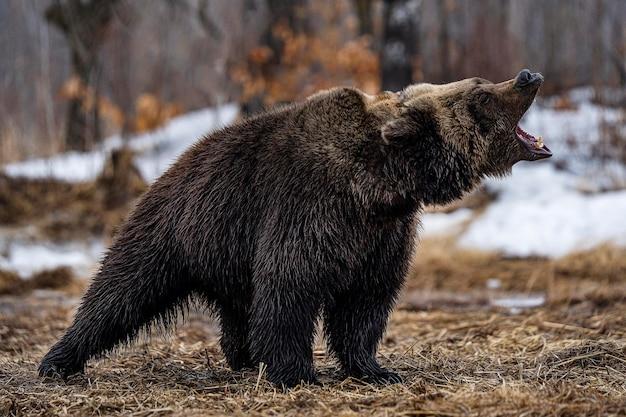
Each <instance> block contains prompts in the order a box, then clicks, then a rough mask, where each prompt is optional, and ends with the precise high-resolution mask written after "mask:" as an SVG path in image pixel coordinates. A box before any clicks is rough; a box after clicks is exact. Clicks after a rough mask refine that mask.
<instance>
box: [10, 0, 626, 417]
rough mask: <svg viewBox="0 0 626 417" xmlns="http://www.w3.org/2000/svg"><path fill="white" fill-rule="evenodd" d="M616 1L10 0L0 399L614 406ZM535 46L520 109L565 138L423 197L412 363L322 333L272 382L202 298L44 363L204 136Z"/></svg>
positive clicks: (176, 409)
mask: <svg viewBox="0 0 626 417" xmlns="http://www.w3.org/2000/svg"><path fill="white" fill-rule="evenodd" d="M625 22H626V0H480V1H479V0H336V1H331V0H0V29H1V30H0V415H1V416H5V415H6V416H22V415H38V416H65V417H66V416H85V415H146V416H147V415H151V416H157V415H158V416H166V415H167V416H170V415H171V416H187V417H188V416H192V415H198V416H206V415H220V416H223V415H256V416H260V417H267V416H276V415H307V416H337V415H350V416H352V415H379V416H388V415H447V416H474V415H480V416H494V417H495V416H498V417H500V416H511V417H513V416H519V415H533V416H544V415H546V416H555V415H559V416H565V415H567V416H590V417H591V416H600V415H607V416H617V415H620V416H621V415H626V389H625V388H626V385H625V384H624V381H626V361H625V360H624V358H626V221H625V220H624V213H626V25H625ZM525 67H526V68H530V69H532V70H533V71H540V72H542V73H543V74H544V76H545V78H546V82H545V83H544V85H543V86H542V88H541V91H540V95H541V96H540V97H538V98H537V99H536V100H535V103H534V104H533V105H532V106H531V107H530V109H529V110H528V112H527V113H526V114H525V115H524V117H523V118H522V120H521V121H520V126H521V127H522V128H523V129H524V130H527V131H529V132H530V133H532V134H533V135H538V136H539V135H543V136H542V137H544V138H545V143H546V145H547V146H549V147H550V149H551V150H552V151H553V152H554V156H553V157H552V158H550V159H547V160H544V161H536V162H528V163H525V162H521V163H519V164H516V166H515V167H514V169H513V175H511V176H509V177H507V178H498V179H486V180H485V181H484V183H483V186H481V187H480V188H478V189H477V190H475V191H474V192H473V193H471V194H469V195H468V196H466V197H465V198H464V199H462V200H461V201H459V202H456V203H454V204H452V205H450V206H446V207H427V208H426V209H425V213H424V214H423V215H422V216H420V220H421V227H420V228H419V230H417V228H416V230H415V231H416V233H419V237H420V245H419V249H418V250H417V252H416V254H415V257H414V259H413V262H412V265H411V267H410V269H409V272H408V274H407V280H406V287H405V290H404V291H403V292H402V294H401V295H400V299H399V303H398V309H397V310H396V311H395V312H394V314H393V315H392V317H391V322H390V326H389V331H388V333H387V335H386V336H385V338H384V340H383V342H382V344H381V350H380V357H381V359H382V360H383V364H385V366H388V367H391V368H393V369H395V370H398V371H399V372H400V374H401V375H402V377H403V378H404V381H405V383H404V384H399V385H394V386H388V387H379V388H376V389H373V388H372V386H371V385H369V384H361V383H360V382H356V381H350V380H346V381H342V380H341V379H340V378H337V377H338V370H337V367H336V364H335V363H334V361H333V358H332V356H331V355H327V354H325V353H324V352H325V350H324V346H323V343H322V342H323V341H322V339H321V338H319V340H318V341H317V343H316V347H315V350H314V356H315V359H316V363H317V366H318V369H319V370H320V376H321V380H322V382H323V383H324V386H323V387H301V388H299V389H297V390H294V391H291V392H288V393H281V392H278V391H277V390H275V389H274V387H270V386H269V385H267V384H265V383H264V382H263V378H261V376H262V373H263V371H262V370H261V369H262V368H261V369H259V370H257V369H254V370H251V371H246V372H244V373H237V372H233V371H231V370H230V369H229V368H228V367H227V366H226V362H225V359H224V357H223V355H222V353H221V351H220V349H219V341H218V340H219V337H218V334H219V325H218V324H219V323H217V322H216V321H215V320H212V318H211V317H210V316H209V315H207V314H198V313H197V312H195V309H192V312H191V315H189V316H187V315H186V316H187V322H186V323H185V324H181V326H180V327H179V328H178V329H177V331H176V332H175V333H174V334H172V335H171V336H172V337H171V338H168V340H166V341H163V340H161V341H157V340H154V339H156V337H155V338H152V339H151V340H147V341H140V342H138V343H137V344H135V345H134V346H129V347H127V348H125V349H123V350H121V351H120V352H115V353H112V354H111V355H107V358H106V360H102V361H93V362H92V363H90V365H89V367H88V369H87V374H86V376H77V377H76V378H75V379H73V380H72V381H70V382H68V383H65V382H51V381H47V380H43V379H40V378H39V377H38V376H37V373H36V372H37V371H36V370H37V366H38V363H39V361H40V360H41V358H42V356H43V355H44V354H45V352H47V351H48V349H49V347H50V345H51V344H52V343H54V342H55V341H56V340H58V337H60V336H61V334H63V331H64V330H65V328H66V327H67V326H68V325H69V324H70V322H71V319H72V317H73V312H74V311H75V308H76V307H77V305H78V303H79V300H80V298H79V296H80V294H82V293H83V291H84V290H85V288H86V286H87V284H88V283H89V277H91V276H93V274H94V272H95V271H96V270H97V269H98V268H99V262H100V259H101V258H102V256H103V254H104V253H105V250H106V248H107V247H108V246H109V245H110V243H111V240H112V239H113V237H114V235H115V233H116V231H117V230H118V228H119V225H120V224H121V222H122V221H123V219H124V218H126V216H127V214H128V213H129V211H130V210H131V208H132V207H133V206H134V204H135V202H136V201H137V199H138V198H139V197H140V196H141V195H142V193H143V192H144V191H145V190H146V189H147V187H149V186H150V184H151V183H153V181H155V180H156V179H157V178H158V177H159V176H161V175H162V173H163V172H164V171H165V170H166V169H167V168H168V167H169V166H170V165H171V164H172V162H173V161H174V160H176V158H178V156H179V155H180V154H181V153H182V152H184V151H185V149H187V148H188V147H189V146H191V145H192V144H193V143H194V142H196V141H197V140H198V138H200V137H201V136H202V135H206V134H207V133H209V132H211V131H212V130H215V129H217V128H219V127H221V126H224V125H226V124H228V123H232V122H233V121H235V120H237V118H238V117H241V115H245V114H251V113H254V112H257V111H259V110H261V109H263V108H264V107H267V106H272V105H276V104H279V103H284V102H290V101H293V100H298V99H302V98H304V97H306V96H307V95H309V94H311V93H313V92H315V91H316V90H319V89H325V88H329V87H332V86H337V85H348V86H356V87H358V88H361V89H363V90H364V91H366V92H368V93H376V92H378V91H381V90H399V89H401V88H403V87H405V86H406V85H408V84H410V83H416V82H422V81H425V82H432V83H445V82H449V81H455V80H459V79H462V78H466V77H473V76H480V77H484V78H487V79H489V80H492V81H495V82H498V81H503V80H506V79H510V78H512V77H514V76H515V75H516V74H517V72H518V71H519V70H520V69H522V68H525ZM259 139H260V140H261V139H262V138H259ZM247 186H248V184H246V187H247ZM249 186H254V185H253V184H251V185H249ZM233 192H245V190H243V189H241V190H240V189H237V190H234V191H233ZM242 209H245V208H242ZM255 215H257V214H256V213H255ZM259 215H265V214H262V213H261V214H259ZM305 237H306V236H305ZM219 238H220V237H219V236H215V239H219ZM296 261H297V260H296ZM416 410H420V411H416Z"/></svg>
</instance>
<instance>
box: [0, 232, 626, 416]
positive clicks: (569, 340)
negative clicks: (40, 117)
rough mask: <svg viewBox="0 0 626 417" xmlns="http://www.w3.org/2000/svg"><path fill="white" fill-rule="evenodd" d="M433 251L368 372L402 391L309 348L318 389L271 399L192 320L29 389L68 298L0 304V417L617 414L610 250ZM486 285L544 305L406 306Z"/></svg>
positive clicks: (623, 361) (622, 371) (622, 336)
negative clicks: (385, 369) (532, 296)
mask: <svg viewBox="0 0 626 417" xmlns="http://www.w3.org/2000/svg"><path fill="white" fill-rule="evenodd" d="M441 244H442V242H437V241H430V242H424V244H423V246H422V250H421V251H420V253H419V255H420V256H419V257H418V258H417V260H416V265H415V267H414V269H413V270H412V275H411V277H410V280H409V283H408V291H407V293H406V295H405V298H404V301H403V302H402V303H401V308H400V309H398V310H397V311H396V312H395V313H394V315H393V317H392V319H391V322H390V326H389V331H388V333H387V335H386V337H385V338H384V341H383V344H382V346H381V350H380V357H381V359H382V362H383V363H384V364H385V365H386V366H389V367H392V368H395V369H396V370H398V371H399V372H400V374H401V375H402V376H403V378H404V381H405V382H404V383H403V384H399V385H394V386H387V387H378V386H371V385H367V384H362V383H360V382H358V381H354V380H342V379H341V378H340V373H339V371H338V368H337V366H336V364H335V363H334V362H333V360H332V358H330V357H328V356H327V354H326V352H325V349H324V345H323V342H322V341H321V340H318V342H317V347H316V350H315V357H316V364H317V367H318V370H319V373H320V379H321V381H322V383H323V386H321V387H309V386H304V387H298V388H296V389H294V390H291V391H289V392H281V391H279V390H276V389H275V388H274V387H272V386H270V385H269V384H268V383H266V382H265V380H264V379H263V378H259V372H258V371H247V372H243V373H235V372H232V371H230V370H229V369H228V368H227V367H226V364H225V360H224V358H223V355H222V353H221V352H220V350H219V345H218V331H217V328H216V325H215V322H214V320H213V319H211V318H210V316H209V315H205V314H200V313H192V314H191V315H190V316H189V317H188V319H187V321H186V322H185V323H184V324H182V325H180V326H179V328H178V329H177V331H176V332H173V334H171V335H169V337H167V338H162V337H158V336H153V337H152V338H151V339H150V340H146V339H143V340H142V341H141V342H139V343H135V344H134V345H132V346H131V347H128V348H124V349H122V350H120V351H119V352H116V353H114V354H111V355H109V356H108V357H107V358H106V359H104V360H100V361H93V362H91V363H90V365H89V366H88V368H87V372H86V375H84V376H76V377H73V378H71V379H70V380H69V381H68V382H67V383H65V382H60V381H56V380H41V379H40V378H38V377H37V375H36V368H37V363H38V361H39V359H40V358H41V357H42V356H43V354H44V353H45V351H46V349H47V348H48V347H49V346H50V344H51V343H53V342H54V341H55V340H56V338H57V337H58V336H59V335H60V334H61V333H62V331H63V330H64V328H65V326H67V325H68V324H69V321H70V320H71V317H72V314H73V311H74V308H75V306H76V305H77V302H78V298H77V296H76V295H75V294H76V292H75V291H73V290H71V286H70V287H69V288H70V289H69V290H67V291H41V290H37V291H34V292H32V293H30V295H23V296H4V297H0V415H9V416H17V415H40V416H49V415H59V416H66V415H72V416H84V415H133V416H165V415H167V416H170V415H175V416H196V415H197V416H204V415H256V416H274V415H310V416H337V415H338V416H356V415H379V416H387V415H407V416H421V415H441V416H520V415H527V416H540V415H542V416H543V415H546V416H597V415H615V416H617V415H625V414H626V303H624V302H623V296H624V292H623V290H622V288H623V285H624V283H626V274H625V273H624V271H625V268H626V260H625V259H626V257H625V256H624V251H623V250H619V249H615V248H611V247H603V248H599V249H598V250H595V251H589V252H586V253H583V254H578V255H576V256H572V257H569V258H564V259H561V260H556V261H549V260H542V259H535V260H525V261H524V260H513V259H504V258H501V257H498V256H497V255H493V254H480V253H474V252H463V251H460V250H455V249H450V247H448V254H447V257H446V256H445V254H444V253H443V252H441V250H442V246H440V245H441ZM537 271H538V272H537ZM492 276H497V277H499V278H500V279H501V281H502V289H500V290H498V291H500V292H502V293H508V292H509V290H514V291H516V292H519V291H526V290H527V289H528V288H531V289H532V291H543V290H545V291H547V292H548V293H549V299H550V302H549V303H548V304H547V305H546V306H543V307H541V308H538V309H533V310H525V311H523V312H522V313H520V314H511V313H510V312H509V311H507V310H506V309H499V308H493V307H489V305H485V304H481V303H480V302H475V301H474V302H470V303H467V304H462V305H461V306H460V308H459V306H449V305H446V304H445V303H441V302H440V301H441V300H437V299H431V303H430V305H429V306H428V309H422V308H421V307H420V306H419V305H416V304H412V303H411V301H410V300H411V296H412V295H413V294H416V293H418V291H420V292H423V293H425V294H432V293H433V291H435V290H434V288H437V289H438V290H437V291H439V292H438V293H439V294H444V293H448V294H454V295H456V296H458V295H459V294H461V295H463V296H465V297H470V298H472V297H474V298H477V299H478V300H480V297H486V296H485V294H487V293H489V291H493V290H489V291H487V290H485V289H484V288H485V282H484V279H486V278H489V277H492ZM591 283H594V285H595V286H594V285H591ZM590 288H593V289H594V291H596V292H598V291H599V292H603V294H604V296H603V297H604V298H603V300H604V301H602V302H599V301H598V298H597V294H596V293H594V292H593V291H591V290H590ZM450 297H452V296H450Z"/></svg>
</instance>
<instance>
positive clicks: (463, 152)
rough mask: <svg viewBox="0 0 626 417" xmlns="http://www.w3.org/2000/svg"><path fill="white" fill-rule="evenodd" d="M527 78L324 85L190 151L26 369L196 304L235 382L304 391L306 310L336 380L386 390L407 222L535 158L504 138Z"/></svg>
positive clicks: (63, 361)
mask: <svg viewBox="0 0 626 417" xmlns="http://www.w3.org/2000/svg"><path fill="white" fill-rule="evenodd" d="M541 82H542V78H541V76H540V75H538V74H531V73H530V72H527V71H526V72H522V73H520V75H518V77H517V78H516V79H514V80H510V81H507V82H503V83H500V84H492V83H490V82H488V81H486V80H482V79H478V78H475V79H468V80H464V81H460V82H457V83H452V84H446V85H440V86H437V85H430V84H419V85H415V86H411V87H408V88H407V89H405V90H403V91H402V92H399V93H382V94H380V95H378V96H375V97H374V96H368V95H366V94H364V93H362V92H360V91H358V90H355V89H350V88H338V89H334V90H330V91H327V92H322V93H319V94H316V95H314V96H312V97H310V98H309V99H307V100H306V101H304V102H302V103H297V104H294V105H291V106H288V107H284V108H281V109H277V110H272V111H268V112H266V113H263V114H260V115H258V116H256V117H252V118H249V119H247V120H243V121H241V122H239V123H236V124H234V125H232V126H230V127H227V128H224V129H222V130H220V131H217V132H215V133H213V134H211V135H210V136H208V137H206V138H204V139H202V140H200V141H199V142H198V143H197V144H195V145H194V146H192V147H191V149H189V150H188V151H187V152H186V153H185V154H184V155H182V156H181V157H180V158H179V160H178V161H177V162H176V163H175V164H174V165H173V166H172V167H171V168H170V169H169V170H168V171H167V172H166V173H165V174H164V175H163V176H162V177H161V178H159V179H158V180H157V181H156V182H155V183H154V185H152V187H151V188H150V190H149V191H148V192H147V193H146V194H145V195H144V196H143V198H142V199H141V201H140V202H139V204H138V205H137V207H136V209H135V210H134V212H133V213H132V214H131V216H130V218H129V219H128V221H127V222H126V224H125V225H124V226H123V227H122V229H121V230H120V232H119V234H118V236H117V238H116V240H115V242H114V243H113V245H112V246H111V248H110V249H109V251H108V253H107V254H106V256H105V258H104V260H103V262H102V266H101V269H100V271H99V272H98V274H97V275H96V276H95V277H94V279H93V282H92V284H91V286H90V287H89V289H88V290H87V292H86V294H85V296H84V298H83V302H82V304H81V306H80V308H79V310H78V312H77V314H76V318H75V320H74V323H73V324H72V326H71V327H70V328H69V329H68V330H67V332H66V333H65V335H64V336H63V337H62V338H61V340H60V341H59V342H58V343H57V344H56V345H54V347H52V349H51V350H50V352H49V353H48V354H47V355H46V356H45V358H44V359H43V361H42V363H41V366H40V368H39V372H40V374H41V375H46V376H52V375H59V376H61V377H67V376H68V375H71V374H73V373H76V372H80V371H82V370H83V368H84V365H85V363H86V361H87V360H88V359H90V358H92V357H97V356H99V355H101V354H103V353H104V352H107V351H109V350H110V349H112V348H114V347H115V346H116V345H118V344H120V343H124V342H129V341H131V339H133V337H134V336H136V335H137V333H138V332H139V331H140V330H141V329H145V328H147V327H149V325H150V324H154V323H159V324H164V325H167V324H169V323H170V322H171V321H172V320H173V319H174V318H175V317H176V315H177V312H178V309H179V308H180V307H181V306H184V305H185V304H186V303H187V302H188V301H189V300H190V298H196V299H200V300H203V301H204V302H205V303H206V305H208V306H211V307H212V308H213V309H214V311H215V312H216V314H217V315H218V317H219V320H220V323H221V329H222V336H221V345H222V349H223V352H224V355H225V356H226V359H227V361H228V363H229V365H230V366H231V367H232V369H234V370H238V369H241V368H243V367H253V366H256V365H257V364H259V363H260V362H263V363H265V364H266V365H267V376H268V378H269V379H270V380H271V381H272V382H274V383H276V384H278V385H282V386H285V387H290V386H294V385H296V384H298V383H300V382H305V383H315V382H316V378H315V371H314V367H313V355H312V342H313V336H314V330H315V325H316V321H317V319H318V318H319V317H320V316H321V317H322V318H323V321H324V331H325V334H326V337H327V341H328V346H329V349H330V350H331V351H332V353H333V354H334V355H335V357H336V358H337V360H338V362H339V363H340V364H341V366H342V368H343V370H344V371H345V373H346V375H350V376H354V377H357V378H361V379H363V380H367V381H371V382H382V383H385V382H398V381H400V378H399V377H398V375H397V374H395V373H393V372H391V371H388V370H386V369H384V368H382V367H381V366H380V365H379V364H378V362H377V360H376V357H375V355H376V351H377V345H378V343H379V341H380V339H381V336H382V335H383V332H384V330H385V326H386V323H387V318H388V315H389V313H390V311H391V310H392V308H393V306H394V301H395V299H396V296H397V294H398V291H399V290H400V288H401V287H402V283H403V280H404V276H405V272H406V270H407V265H408V263H409V258H410V256H411V253H412V251H413V248H414V244H415V241H416V229H417V224H418V215H419V213H420V210H421V209H422V207H424V205H426V204H443V203H448V202H451V201H453V200H455V199H458V198H460V197H461V196H462V195H463V194H464V193H465V192H467V191H469V190H471V189H472V188H473V187H474V186H476V185H477V184H478V183H479V181H480V180H481V179H482V178H483V177H485V176H486V175H503V174H505V173H507V172H508V171H509V170H510V168H511V166H512V165H513V164H514V163H515V162H517V161H519V160H522V159H527V160H532V159H539V158H542V157H546V156H549V155H548V154H549V151H548V150H547V149H545V148H544V149H542V150H533V148H532V146H528V145H529V143H530V142H529V143H524V140H526V142H528V141H529V140H530V139H528V138H522V137H520V135H519V134H516V125H517V122H518V121H519V119H520V118H521V116H522V115H523V113H524V112H525V111H526V110H527V108H528V107H529V106H530V104H531V102H532V100H533V98H534V96H535V94H536V92H537V89H538V88H539V85H540V84H541Z"/></svg>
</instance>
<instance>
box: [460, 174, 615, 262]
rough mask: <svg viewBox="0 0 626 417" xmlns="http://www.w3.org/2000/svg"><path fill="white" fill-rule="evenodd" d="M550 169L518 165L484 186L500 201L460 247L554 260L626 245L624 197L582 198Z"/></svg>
mask: <svg viewBox="0 0 626 417" xmlns="http://www.w3.org/2000/svg"><path fill="white" fill-rule="evenodd" d="M576 182H577V177H576V176H575V175H573V174H569V173H566V172H563V171H558V170H557V169H556V168H555V167H554V166H553V165H551V164H549V163H537V164H536V166H531V165H530V164H523V165H519V166H516V167H514V168H513V175H512V176H510V177H508V178H506V179H504V180H498V181H495V180H494V181H489V182H488V187H490V188H491V189H493V190H495V191H496V192H499V193H500V194H499V196H498V198H497V199H496V201H494V202H493V203H491V204H490V205H489V207H488V208H487V209H486V211H485V212H484V213H483V214H482V215H481V216H480V217H479V218H478V219H476V220H475V221H474V222H473V223H472V224H470V226H469V228H468V229H467V231H466V232H465V233H464V234H463V235H462V236H461V238H460V240H459V244H460V245H461V246H463V247H471V248H478V249H485V250H494V251H501V252H504V253H505V254H508V255H514V256H530V255H538V256H548V257H559V256H562V255H565V254H567V253H570V252H572V251H575V250H580V249H587V248H591V247H593V246H597V245H599V244H602V243H606V242H613V243H615V244H621V245H626V221H625V220H624V219H625V217H624V216H625V214H626V191H619V192H610V193H602V194H583V193H581V192H580V191H579V190H578V189H577V187H576Z"/></svg>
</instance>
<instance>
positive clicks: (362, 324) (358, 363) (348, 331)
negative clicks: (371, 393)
mask: <svg viewBox="0 0 626 417" xmlns="http://www.w3.org/2000/svg"><path fill="white" fill-rule="evenodd" d="M394 300H395V290H393V289H391V290H389V289H388V290H387V291H384V290H383V288H380V291H376V290H374V289H372V288H369V289H368V288H365V287H364V286H361V287H360V288H356V286H355V288H354V290H353V291H346V292H345V293H344V294H342V295H340V296H338V297H336V298H335V301H334V303H333V304H332V305H329V306H326V307H325V310H324V329H325V333H326V339H327V341H328V344H329V347H330V349H331V350H332V352H333V353H334V354H335V356H336V357H337V360H338V361H339V363H340V364H341V366H342V368H343V369H344V371H345V373H346V375H347V376H351V377H355V378H358V379H360V380H363V381H365V382H372V383H377V384H395V383H399V382H402V378H400V376H399V375H398V374H396V373H395V372H392V371H389V370H387V369H385V368H383V367H381V366H380V365H379V364H378V361H377V360H376V351H377V349H378V344H379V342H380V339H381V338H382V336H383V333H384V331H385V328H386V326H387V318H388V316H389V312H390V311H391V309H392V308H393V305H394Z"/></svg>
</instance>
